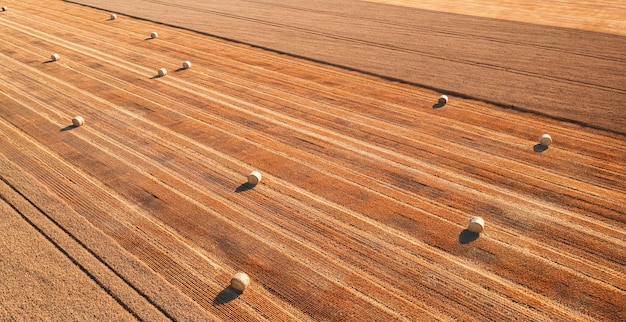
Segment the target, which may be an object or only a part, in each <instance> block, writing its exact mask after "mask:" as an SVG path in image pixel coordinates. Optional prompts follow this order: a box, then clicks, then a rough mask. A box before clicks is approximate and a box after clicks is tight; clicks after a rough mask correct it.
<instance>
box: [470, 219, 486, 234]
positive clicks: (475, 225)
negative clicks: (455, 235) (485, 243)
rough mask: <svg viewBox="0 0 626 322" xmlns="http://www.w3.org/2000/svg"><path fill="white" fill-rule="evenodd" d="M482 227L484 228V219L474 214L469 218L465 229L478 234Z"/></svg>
mask: <svg viewBox="0 0 626 322" xmlns="http://www.w3.org/2000/svg"><path fill="white" fill-rule="evenodd" d="M483 229H485V221H484V220H483V219H482V218H481V217H477V216H474V217H472V218H470V220H469V224H468V225H467V230H469V231H471V232H474V233H479V234H480V233H481V232H482V231H483Z"/></svg>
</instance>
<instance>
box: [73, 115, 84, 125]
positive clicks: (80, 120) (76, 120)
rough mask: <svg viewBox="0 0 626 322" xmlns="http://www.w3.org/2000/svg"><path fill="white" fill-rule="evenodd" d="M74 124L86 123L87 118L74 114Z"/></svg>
mask: <svg viewBox="0 0 626 322" xmlns="http://www.w3.org/2000/svg"><path fill="white" fill-rule="evenodd" d="M72 124H73V125H74V126H76V127H79V126H83V125H85V119H84V118H83V117H82V116H80V115H79V116H74V118H73V119H72Z"/></svg>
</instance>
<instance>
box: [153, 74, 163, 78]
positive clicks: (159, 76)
mask: <svg viewBox="0 0 626 322" xmlns="http://www.w3.org/2000/svg"><path fill="white" fill-rule="evenodd" d="M162 77H163V76H161V75H159V74H156V75H154V76H152V77H150V79H158V78H162Z"/></svg>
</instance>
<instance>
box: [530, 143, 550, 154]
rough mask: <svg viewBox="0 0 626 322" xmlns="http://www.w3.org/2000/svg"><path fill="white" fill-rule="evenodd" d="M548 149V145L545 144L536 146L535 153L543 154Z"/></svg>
mask: <svg viewBox="0 0 626 322" xmlns="http://www.w3.org/2000/svg"><path fill="white" fill-rule="evenodd" d="M547 149H548V146H547V145H543V144H535V146H534V147H533V151H535V152H537V153H541V152H543V151H545V150H547Z"/></svg>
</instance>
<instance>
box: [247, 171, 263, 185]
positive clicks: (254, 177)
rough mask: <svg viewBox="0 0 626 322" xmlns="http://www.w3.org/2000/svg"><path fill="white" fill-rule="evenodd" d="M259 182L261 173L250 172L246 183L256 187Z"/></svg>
mask: <svg viewBox="0 0 626 322" xmlns="http://www.w3.org/2000/svg"><path fill="white" fill-rule="evenodd" d="M259 182H261V173H260V172H259V171H252V172H251V173H250V174H249V175H248V183H249V184H251V185H253V186H256V185H257V184H259Z"/></svg>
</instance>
